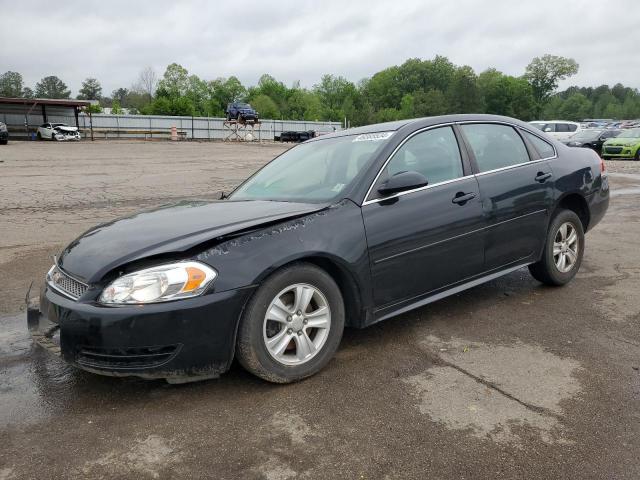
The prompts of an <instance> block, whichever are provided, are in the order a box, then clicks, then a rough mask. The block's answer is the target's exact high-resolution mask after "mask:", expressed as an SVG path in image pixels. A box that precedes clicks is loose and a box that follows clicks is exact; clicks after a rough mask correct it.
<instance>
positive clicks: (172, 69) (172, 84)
mask: <svg viewBox="0 0 640 480" xmlns="http://www.w3.org/2000/svg"><path fill="white" fill-rule="evenodd" d="M188 90H189V72H188V71H187V69H186V68H184V67H183V66H182V65H178V64H177V63H172V64H171V65H169V66H168V67H167V69H166V70H165V72H164V75H163V77H162V80H160V82H158V95H162V96H165V97H169V98H173V99H177V98H178V97H182V96H184V95H186V94H187V91H188Z"/></svg>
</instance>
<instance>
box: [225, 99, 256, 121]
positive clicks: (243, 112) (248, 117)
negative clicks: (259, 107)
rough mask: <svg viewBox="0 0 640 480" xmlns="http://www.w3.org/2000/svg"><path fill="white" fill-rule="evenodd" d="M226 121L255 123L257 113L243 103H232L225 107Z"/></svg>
mask: <svg viewBox="0 0 640 480" xmlns="http://www.w3.org/2000/svg"><path fill="white" fill-rule="evenodd" d="M225 113H226V114H227V120H237V121H239V122H257V121H258V112H256V111H255V110H254V109H253V108H252V107H251V105H249V104H248V103H244V102H233V103H230V104H229V105H227V110H226V111H225Z"/></svg>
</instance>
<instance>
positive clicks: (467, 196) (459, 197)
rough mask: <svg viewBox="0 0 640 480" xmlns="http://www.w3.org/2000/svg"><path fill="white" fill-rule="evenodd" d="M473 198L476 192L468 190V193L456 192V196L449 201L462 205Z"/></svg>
mask: <svg viewBox="0 0 640 480" xmlns="http://www.w3.org/2000/svg"><path fill="white" fill-rule="evenodd" d="M474 198H476V194H475V193H473V192H469V193H464V192H458V193H456V196H455V197H453V199H452V200H451V201H452V202H453V203H457V204H458V205H464V204H465V203H467V202H468V201H469V200H471V199H474Z"/></svg>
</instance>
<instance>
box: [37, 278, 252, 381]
mask: <svg viewBox="0 0 640 480" xmlns="http://www.w3.org/2000/svg"><path fill="white" fill-rule="evenodd" d="M252 291H253V288H244V289H238V290H231V291H227V292H220V293H212V294H209V295H203V296H200V297H195V298H190V299H184V300H178V301H175V302H166V303H158V304H150V305H134V306H123V307H104V306H99V305H96V304H90V303H81V302H76V301H74V300H70V299H68V298H66V297H63V296H61V295H60V294H58V293H57V292H55V291H54V290H52V289H50V288H49V287H45V288H44V289H43V291H42V293H41V295H40V301H39V304H38V303H37V302H33V301H29V302H28V305H27V323H28V326H29V331H30V332H31V334H32V337H33V339H34V341H35V342H37V343H38V344H40V345H41V346H43V347H45V348H46V349H47V350H49V351H51V352H53V353H56V354H59V355H61V356H62V357H63V358H64V359H65V360H66V361H68V362H69V363H71V364H73V365H75V366H77V367H79V368H82V369H84V370H88V371H91V372H95V373H99V374H103V375H111V376H137V377H142V378H149V379H152V378H164V379H166V380H167V381H169V382H171V383H183V382H188V381H194V380H200V379H206V378H215V377H218V376H219V375H220V374H221V373H224V372H225V371H227V370H228V369H229V366H230V365H231V362H232V360H233V355H234V345H235V335H236V327H237V325H238V320H239V318H240V314H241V312H242V308H243V306H244V304H245V302H246V301H247V299H248V298H249V296H250V295H251V293H252Z"/></svg>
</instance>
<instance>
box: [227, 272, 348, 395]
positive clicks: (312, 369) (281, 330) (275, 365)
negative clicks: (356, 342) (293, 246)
mask: <svg viewBox="0 0 640 480" xmlns="http://www.w3.org/2000/svg"><path fill="white" fill-rule="evenodd" d="M344 318H345V310H344V302H343V300H342V294H341V293H340V289H339V288H338V286H337V285H336V283H335V282H334V280H333V279H332V278H331V276H330V275H329V274H327V273H326V272H325V271H324V270H321V269H320V268H318V267H316V266H314V265H311V264H306V263H300V264H294V265H292V266H290V267H286V268H284V269H282V270H280V271H278V272H276V273H275V274H273V275H272V276H271V277H269V278H268V279H267V280H266V281H265V282H264V283H263V284H262V286H261V287H260V288H259V289H258V291H257V292H256V293H255V295H254V296H253V298H252V299H251V300H250V302H249V304H248V305H247V308H246V309H245V312H244V314H243V316H242V319H241V321H240V327H239V329H238V341H237V355H238V360H239V361H240V363H241V364H242V366H243V367H244V368H245V369H247V370H248V371H250V372H251V373H253V374H254V375H257V376H258V377H260V378H263V379H265V380H267V381H270V382H274V383H290V382H295V381H298V380H302V379H303V378H306V377H309V376H311V375H313V374H315V373H317V372H318V371H320V370H321V369H322V368H323V367H324V366H325V365H326V364H327V363H328V362H329V360H331V358H332V357H333V355H334V353H335V352H336V350H337V348H338V345H339V344H340V339H341V338H342V331H343V329H344Z"/></svg>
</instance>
